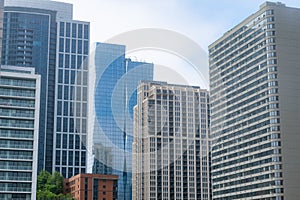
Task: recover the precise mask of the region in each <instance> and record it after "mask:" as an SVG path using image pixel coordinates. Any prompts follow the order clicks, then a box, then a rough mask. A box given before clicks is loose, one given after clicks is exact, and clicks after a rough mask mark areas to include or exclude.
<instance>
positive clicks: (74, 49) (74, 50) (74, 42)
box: [72, 39, 76, 53]
mask: <svg viewBox="0 0 300 200" xmlns="http://www.w3.org/2000/svg"><path fill="white" fill-rule="evenodd" d="M72 53H76V40H75V39H72Z"/></svg>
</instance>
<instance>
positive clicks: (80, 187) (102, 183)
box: [64, 174, 118, 200]
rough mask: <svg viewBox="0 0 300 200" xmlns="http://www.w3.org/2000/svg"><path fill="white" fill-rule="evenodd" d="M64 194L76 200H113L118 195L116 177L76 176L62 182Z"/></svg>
mask: <svg viewBox="0 0 300 200" xmlns="http://www.w3.org/2000/svg"><path fill="white" fill-rule="evenodd" d="M64 193H65V194H68V193H69V194H71V196H72V197H73V198H74V199H76V200H96V199H97V200H114V199H117V194H118V176H116V175H103V174H78V175H76V176H72V177H71V178H66V179H65V180H64Z"/></svg>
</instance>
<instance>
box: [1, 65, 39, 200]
mask: <svg viewBox="0 0 300 200" xmlns="http://www.w3.org/2000/svg"><path fill="white" fill-rule="evenodd" d="M40 81H41V77H40V75H36V74H35V72H34V69H33V68H22V67H12V66H1V67H0V199H3V200H9V199H26V200H35V199H36V178H37V159H36V158H37V150H38V132H39V108H40V105H39V103H40Z"/></svg>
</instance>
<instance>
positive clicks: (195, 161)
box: [132, 81, 210, 200]
mask: <svg viewBox="0 0 300 200" xmlns="http://www.w3.org/2000/svg"><path fill="white" fill-rule="evenodd" d="M208 131H209V106H208V92H207V91H206V90H203V89H200V88H199V87H193V86H184V85H171V84H167V83H166V82H149V81H148V82H147V81H143V82H141V83H140V84H139V87H138V103H137V106H135V108H134V142H133V178H132V184H133V189H132V192H133V194H132V196H133V199H134V200H138V199H152V200H155V199H210V185H209V140H208V136H209V132H208Z"/></svg>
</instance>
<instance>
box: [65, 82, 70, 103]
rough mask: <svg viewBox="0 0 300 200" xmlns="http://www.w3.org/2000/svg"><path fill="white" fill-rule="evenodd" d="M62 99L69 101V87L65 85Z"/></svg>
mask: <svg viewBox="0 0 300 200" xmlns="http://www.w3.org/2000/svg"><path fill="white" fill-rule="evenodd" d="M64 99H65V100H68V99H69V86H67V85H65V86H64Z"/></svg>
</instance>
